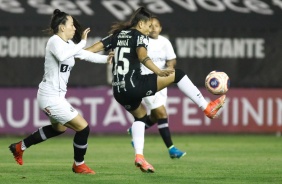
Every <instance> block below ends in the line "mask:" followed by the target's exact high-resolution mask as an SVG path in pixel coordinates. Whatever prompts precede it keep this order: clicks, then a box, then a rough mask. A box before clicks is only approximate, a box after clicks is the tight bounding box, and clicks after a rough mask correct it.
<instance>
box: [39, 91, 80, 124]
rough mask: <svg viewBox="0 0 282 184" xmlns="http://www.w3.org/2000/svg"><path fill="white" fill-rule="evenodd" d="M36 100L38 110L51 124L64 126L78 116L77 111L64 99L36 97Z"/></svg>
mask: <svg viewBox="0 0 282 184" xmlns="http://www.w3.org/2000/svg"><path fill="white" fill-rule="evenodd" d="M37 100H38V104H39V107H40V109H42V110H43V112H44V113H45V114H46V115H47V116H49V118H50V120H51V123H52V124H56V123H59V124H61V125H64V124H66V123H67V122H69V121H71V120H72V119H74V118H75V117H76V116H77V115H78V112H77V110H76V109H75V108H73V107H72V105H71V104H70V103H69V102H68V101H67V100H66V99H65V98H60V97H43V96H38V97H37Z"/></svg>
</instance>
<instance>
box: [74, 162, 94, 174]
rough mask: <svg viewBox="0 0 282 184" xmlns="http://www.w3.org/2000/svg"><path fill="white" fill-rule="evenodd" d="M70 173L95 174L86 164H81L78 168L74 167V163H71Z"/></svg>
mask: <svg viewBox="0 0 282 184" xmlns="http://www.w3.org/2000/svg"><path fill="white" fill-rule="evenodd" d="M72 171H73V172H74V173H77V174H96V173H95V172H94V171H93V170H91V169H90V168H89V167H88V166H87V165H86V164H81V165H79V166H76V165H75V163H73V166H72Z"/></svg>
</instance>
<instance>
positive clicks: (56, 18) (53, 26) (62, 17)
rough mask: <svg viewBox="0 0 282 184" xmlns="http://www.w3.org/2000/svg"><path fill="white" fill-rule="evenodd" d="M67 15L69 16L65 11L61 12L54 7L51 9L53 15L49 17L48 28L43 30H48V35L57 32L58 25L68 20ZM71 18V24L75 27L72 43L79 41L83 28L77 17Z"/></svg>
mask: <svg viewBox="0 0 282 184" xmlns="http://www.w3.org/2000/svg"><path fill="white" fill-rule="evenodd" d="M68 16H70V15H69V14H67V13H65V12H62V11H61V10H59V9H55V10H54V11H53V15H52V18H51V22H50V28H49V29H47V30H44V32H48V33H49V34H50V35H52V34H56V33H58V31H59V25H60V24H66V22H67V20H68V18H67V17H68ZM71 17H72V16H71ZM72 19H73V25H74V27H75V28H76V30H75V34H74V36H73V38H72V40H73V42H74V43H79V42H80V41H81V35H82V32H83V28H82V26H81V25H80V24H79V22H78V20H77V19H75V18H74V17H72Z"/></svg>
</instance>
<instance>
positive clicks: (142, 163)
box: [135, 154, 155, 173]
mask: <svg viewBox="0 0 282 184" xmlns="http://www.w3.org/2000/svg"><path fill="white" fill-rule="evenodd" d="M135 166H136V167H139V168H140V170H141V171H142V172H146V173H154V172H155V169H154V167H153V166H152V165H151V164H149V163H148V162H147V161H146V160H145V158H144V156H143V155H140V154H137V155H136V156H135Z"/></svg>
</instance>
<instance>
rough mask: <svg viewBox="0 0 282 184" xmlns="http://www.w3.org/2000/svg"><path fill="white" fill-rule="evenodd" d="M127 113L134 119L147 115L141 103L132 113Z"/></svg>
mask: <svg viewBox="0 0 282 184" xmlns="http://www.w3.org/2000/svg"><path fill="white" fill-rule="evenodd" d="M129 112H130V113H131V114H132V116H134V117H135V118H143V117H144V116H145V115H146V114H147V110H146V108H145V106H144V105H143V104H142V103H140V105H139V106H138V107H137V109H135V110H133V111H129Z"/></svg>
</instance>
